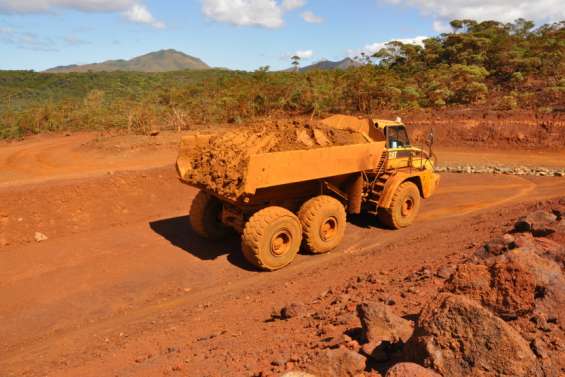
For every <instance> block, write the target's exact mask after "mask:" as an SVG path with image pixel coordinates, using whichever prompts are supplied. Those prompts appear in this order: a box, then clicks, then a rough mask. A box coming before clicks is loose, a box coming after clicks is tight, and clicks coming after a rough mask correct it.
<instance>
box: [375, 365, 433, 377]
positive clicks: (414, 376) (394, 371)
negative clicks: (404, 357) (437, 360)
mask: <svg viewBox="0 0 565 377" xmlns="http://www.w3.org/2000/svg"><path fill="white" fill-rule="evenodd" d="M385 377H441V375H439V374H437V373H436V372H434V371H433V370H431V369H427V368H424V367H423V366H421V365H418V364H414V363H398V364H395V365H394V366H393V367H392V368H390V369H389V370H388V372H387V373H386V376H385Z"/></svg>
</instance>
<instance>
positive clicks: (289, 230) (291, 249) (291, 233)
mask: <svg viewBox="0 0 565 377" xmlns="http://www.w3.org/2000/svg"><path fill="white" fill-rule="evenodd" d="M301 242H302V228H301V226H300V221H299V220H298V217H296V215H295V214H293V213H292V212H290V211H289V210H287V209H285V208H282V207H275V206H273V207H267V208H264V209H262V210H260V211H257V212H256V213H255V214H254V215H253V216H251V218H250V219H249V221H248V222H247V224H245V228H244V229H243V234H242V236H241V249H242V252H243V255H244V257H245V259H247V261H249V263H251V264H253V265H254V266H256V267H259V268H261V269H263V270H269V271H274V270H278V269H281V268H283V267H285V266H286V265H288V264H289V263H290V262H292V261H293V260H294V258H295V257H296V254H298V251H299V249H300V243H301Z"/></svg>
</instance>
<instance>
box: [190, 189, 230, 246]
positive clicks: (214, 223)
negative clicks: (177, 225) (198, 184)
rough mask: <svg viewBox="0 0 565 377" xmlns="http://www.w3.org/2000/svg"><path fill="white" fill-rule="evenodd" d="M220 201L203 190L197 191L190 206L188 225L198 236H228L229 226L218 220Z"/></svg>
mask: <svg viewBox="0 0 565 377" xmlns="http://www.w3.org/2000/svg"><path fill="white" fill-rule="evenodd" d="M221 215H222V202H221V201H220V200H219V199H217V198H215V197H214V196H212V195H209V194H207V193H206V192H204V191H200V192H198V194H196V197H195V198H194V199H193V200H192V205H191V207H190V225H192V229H193V230H194V231H195V232H196V233H197V234H198V235H200V236H202V237H204V238H209V239H212V240H220V239H222V238H225V237H227V236H228V234H229V232H230V228H228V227H227V226H225V225H224V224H223V223H222V221H221V220H220V216H221Z"/></svg>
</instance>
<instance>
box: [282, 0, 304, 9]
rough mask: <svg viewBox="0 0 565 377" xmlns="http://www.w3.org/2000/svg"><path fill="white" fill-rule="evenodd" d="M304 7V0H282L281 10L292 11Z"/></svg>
mask: <svg viewBox="0 0 565 377" xmlns="http://www.w3.org/2000/svg"><path fill="white" fill-rule="evenodd" d="M304 5H306V0H283V2H282V9H283V10H285V11H287V10H293V9H298V8H302V7H303V6H304Z"/></svg>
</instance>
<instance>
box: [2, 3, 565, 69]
mask: <svg viewBox="0 0 565 377" xmlns="http://www.w3.org/2000/svg"><path fill="white" fill-rule="evenodd" d="M548 15H549V16H548ZM464 17H465V18H475V19H497V20H500V21H511V20H514V19H516V18H518V17H525V18H528V19H533V20H534V21H536V22H538V23H543V22H551V21H558V20H561V19H565V6H564V4H563V0H544V1H531V0H499V1H497V2H496V3H495V4H493V2H492V0H489V1H487V0H452V1H449V2H448V1H440V0H349V1H344V0H185V1H166V0H164V1H156V0H0V69H33V70H44V69H47V68H50V67H53V66H57V65H67V64H83V63H91V62H100V61H104V60H107V59H118V58H125V59H129V58H132V57H134V56H138V55H141V54H144V53H147V52H151V51H155V50H159V49H164V48H174V49H177V50H180V51H183V52H185V53H187V54H190V55H193V56H197V57H199V58H201V59H203V60H204V61H205V62H206V63H208V64H209V65H211V66H215V67H227V68H232V69H245V70H254V69H257V68H258V67H259V66H263V65H270V66H271V67H272V69H283V68H287V67H288V66H289V60H288V56H290V55H292V54H294V53H296V52H300V54H301V55H302V56H303V57H304V60H303V64H307V63H311V62H315V61H318V60H321V59H330V60H338V59H342V58H344V57H346V56H348V55H350V56H353V55H355V54H357V53H358V52H360V51H362V50H367V51H372V50H374V49H377V48H378V47H379V46H381V45H382V43H383V42H386V41H389V40H393V39H403V40H408V41H409V40H412V39H413V38H417V37H423V36H432V35H436V34H437V33H438V32H441V31H446V30H448V28H447V27H446V25H447V22H448V20H450V19H453V18H464Z"/></svg>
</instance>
